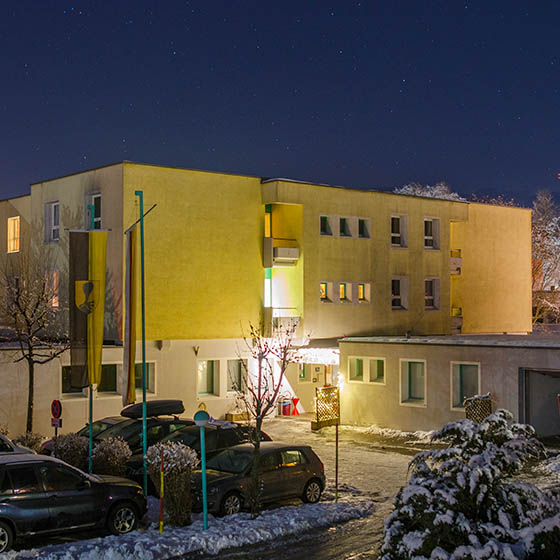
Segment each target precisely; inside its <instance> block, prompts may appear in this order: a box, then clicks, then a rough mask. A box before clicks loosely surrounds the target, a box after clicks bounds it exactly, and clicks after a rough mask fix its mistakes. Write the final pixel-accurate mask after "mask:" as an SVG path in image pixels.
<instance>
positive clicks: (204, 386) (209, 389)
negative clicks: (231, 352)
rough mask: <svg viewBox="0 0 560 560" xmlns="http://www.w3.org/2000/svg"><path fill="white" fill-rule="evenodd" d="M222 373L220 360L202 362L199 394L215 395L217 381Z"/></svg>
mask: <svg viewBox="0 0 560 560" xmlns="http://www.w3.org/2000/svg"><path fill="white" fill-rule="evenodd" d="M219 373H220V362H219V361H218V360H200V361H199V362H198V394H199V395H208V394H212V393H214V389H215V388H216V387H215V379H216V376H219Z"/></svg>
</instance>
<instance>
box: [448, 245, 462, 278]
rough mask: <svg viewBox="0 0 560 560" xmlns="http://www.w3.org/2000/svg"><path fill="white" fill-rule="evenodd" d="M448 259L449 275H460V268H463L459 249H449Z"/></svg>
mask: <svg viewBox="0 0 560 560" xmlns="http://www.w3.org/2000/svg"><path fill="white" fill-rule="evenodd" d="M449 257H450V258H449V272H450V273H451V274H461V268H462V266H463V258H462V257H461V249H451V251H449Z"/></svg>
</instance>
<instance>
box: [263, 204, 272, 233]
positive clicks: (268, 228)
mask: <svg viewBox="0 0 560 560" xmlns="http://www.w3.org/2000/svg"><path fill="white" fill-rule="evenodd" d="M264 236H265V237H272V204H266V205H265V207H264Z"/></svg>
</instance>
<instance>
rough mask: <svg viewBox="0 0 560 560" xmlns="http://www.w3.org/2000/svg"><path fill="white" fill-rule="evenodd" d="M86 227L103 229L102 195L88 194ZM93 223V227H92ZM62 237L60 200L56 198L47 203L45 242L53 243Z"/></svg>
mask: <svg viewBox="0 0 560 560" xmlns="http://www.w3.org/2000/svg"><path fill="white" fill-rule="evenodd" d="M86 215H87V216H88V221H87V223H86V224H85V226H86V229H101V195H100V194H93V195H90V196H88V200H87V213H86ZM92 225H93V227H92ZM59 239H60V202H59V201H58V200H54V201H51V202H47V203H46V204H45V242H46V243H53V242H57V241H58V240H59Z"/></svg>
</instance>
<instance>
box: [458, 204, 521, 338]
mask: <svg viewBox="0 0 560 560" xmlns="http://www.w3.org/2000/svg"><path fill="white" fill-rule="evenodd" d="M468 211H469V212H468V220H467V221H465V222H460V223H455V224H452V228H451V232H452V244H453V248H455V249H461V254H462V258H463V269H462V274H461V275H460V276H457V277H454V278H453V291H452V294H451V299H452V302H453V306H456V307H461V308H462V309H463V332H465V333H477V332H479V333H484V332H492V333H502V332H530V331H531V330H532V324H531V323H532V321H531V211H530V210H527V209H524V208H508V207H503V206H491V205H488V204H469V206H468Z"/></svg>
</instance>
